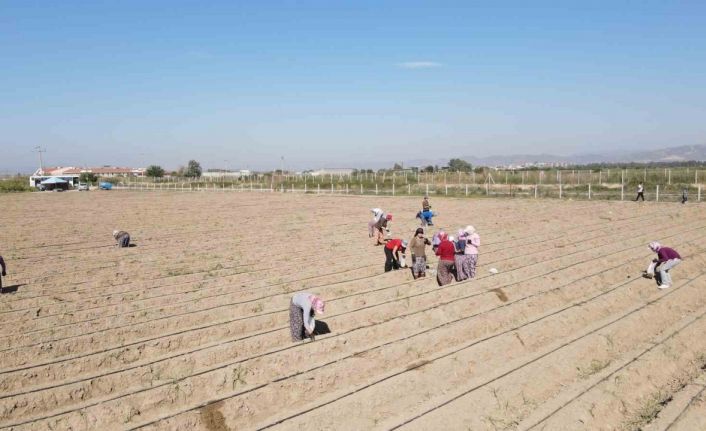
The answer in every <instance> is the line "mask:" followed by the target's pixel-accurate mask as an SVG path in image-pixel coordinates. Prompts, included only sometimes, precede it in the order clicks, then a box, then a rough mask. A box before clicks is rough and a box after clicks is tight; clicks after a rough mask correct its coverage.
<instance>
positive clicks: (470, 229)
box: [463, 224, 476, 235]
mask: <svg viewBox="0 0 706 431" xmlns="http://www.w3.org/2000/svg"><path fill="white" fill-rule="evenodd" d="M463 231H464V232H466V233H467V234H468V235H473V234H474V233H476V228H474V227H473V226H471V225H470V224H469V225H468V226H466V228H465V229H464V230H463Z"/></svg>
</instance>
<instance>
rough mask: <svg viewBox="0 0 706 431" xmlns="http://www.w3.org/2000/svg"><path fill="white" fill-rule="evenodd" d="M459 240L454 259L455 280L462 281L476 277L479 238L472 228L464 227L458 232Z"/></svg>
mask: <svg viewBox="0 0 706 431" xmlns="http://www.w3.org/2000/svg"><path fill="white" fill-rule="evenodd" d="M458 235H459V240H458V243H457V250H458V252H457V253H456V255H455V256H454V257H455V264H456V280H457V281H463V280H466V279H469V278H473V277H475V276H476V265H477V264H478V247H480V236H479V235H478V233H477V232H476V229H475V228H474V227H473V226H470V225H469V226H466V228H465V229H462V230H459V233H458Z"/></svg>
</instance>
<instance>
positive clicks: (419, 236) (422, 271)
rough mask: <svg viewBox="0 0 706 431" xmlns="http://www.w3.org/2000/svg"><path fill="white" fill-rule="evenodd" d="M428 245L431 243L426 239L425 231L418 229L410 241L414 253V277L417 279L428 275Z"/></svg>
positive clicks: (410, 247)
mask: <svg viewBox="0 0 706 431" xmlns="http://www.w3.org/2000/svg"><path fill="white" fill-rule="evenodd" d="M428 245H431V241H429V240H428V239H427V238H424V229H422V228H421V227H420V228H417V231H416V232H414V238H412V239H411V240H410V241H409V249H410V251H411V252H412V277H414V278H415V279H417V278H423V277H426V275H427V254H426V247H427V246H428Z"/></svg>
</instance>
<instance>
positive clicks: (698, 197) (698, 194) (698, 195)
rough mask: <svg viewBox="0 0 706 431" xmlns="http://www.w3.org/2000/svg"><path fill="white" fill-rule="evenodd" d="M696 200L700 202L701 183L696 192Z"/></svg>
mask: <svg viewBox="0 0 706 431" xmlns="http://www.w3.org/2000/svg"><path fill="white" fill-rule="evenodd" d="M696 201H697V202H701V184H699V189H698V192H697V197H696Z"/></svg>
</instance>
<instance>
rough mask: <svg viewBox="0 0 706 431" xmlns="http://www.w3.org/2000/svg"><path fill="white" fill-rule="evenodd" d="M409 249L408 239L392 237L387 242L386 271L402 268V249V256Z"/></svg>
mask: <svg viewBox="0 0 706 431" xmlns="http://www.w3.org/2000/svg"><path fill="white" fill-rule="evenodd" d="M406 250H407V241H404V240H401V239H397V238H395V239H391V240H389V241H387V244H385V272H390V271H392V270H393V269H400V268H401V267H402V265H400V251H402V258H403V259H404V253H405V251H406Z"/></svg>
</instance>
